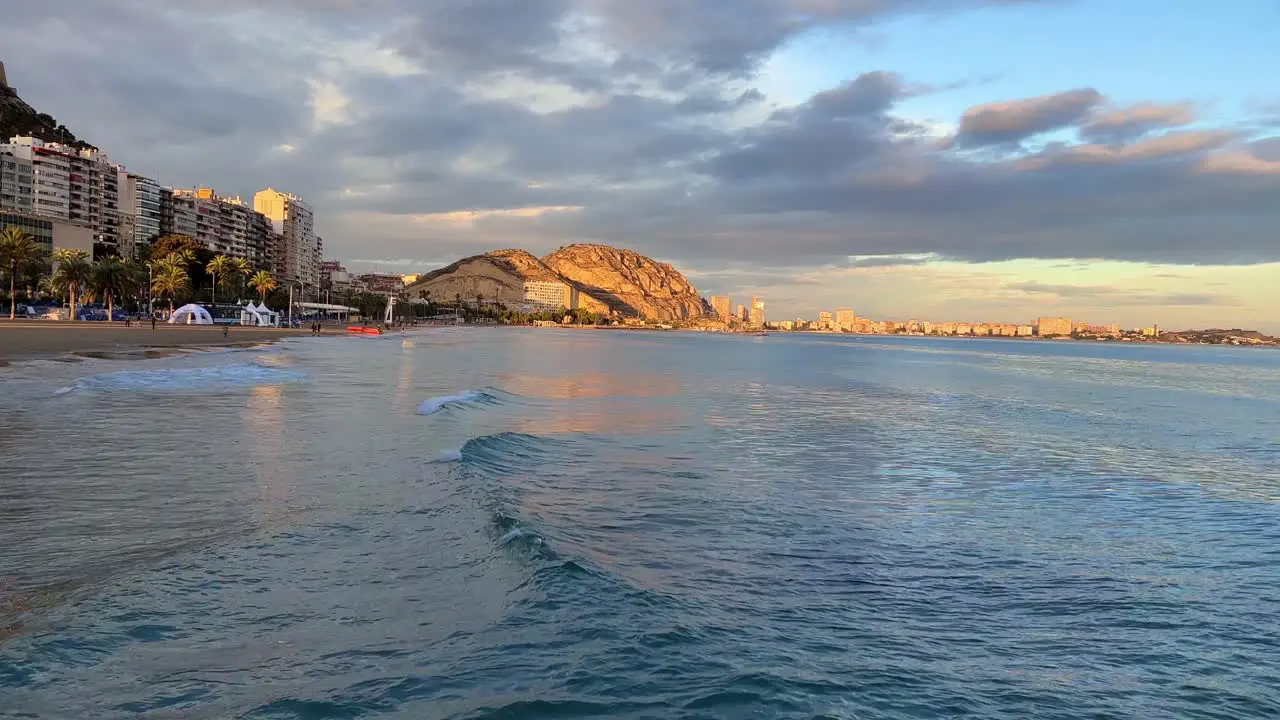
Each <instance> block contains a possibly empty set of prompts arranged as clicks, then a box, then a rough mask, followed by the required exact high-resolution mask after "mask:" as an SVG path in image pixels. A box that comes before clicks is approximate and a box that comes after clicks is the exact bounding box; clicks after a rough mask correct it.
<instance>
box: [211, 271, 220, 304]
mask: <svg viewBox="0 0 1280 720" xmlns="http://www.w3.org/2000/svg"><path fill="white" fill-rule="evenodd" d="M212 277H213V285H211V286H209V297H210V298H212V299H213V302H212V303H210V304H211V305H213V306H214V307H215V308H216V307H217V306H218V276H217V275H216V274H214V275H213V276H212Z"/></svg>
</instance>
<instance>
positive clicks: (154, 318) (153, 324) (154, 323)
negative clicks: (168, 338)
mask: <svg viewBox="0 0 1280 720" xmlns="http://www.w3.org/2000/svg"><path fill="white" fill-rule="evenodd" d="M151 329H152V330H155V329H156V316H155V315H152V316H151Z"/></svg>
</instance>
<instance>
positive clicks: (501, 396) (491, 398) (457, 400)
mask: <svg viewBox="0 0 1280 720" xmlns="http://www.w3.org/2000/svg"><path fill="white" fill-rule="evenodd" d="M509 397H510V393H504V392H502V391H501V390H497V389H495V388H485V389H482V390H467V391H466V392H460V393H457V394H455V395H440V396H438V397H433V398H428V399H426V400H423V401H422V403H421V404H420V405H418V414H419V415H434V414H436V413H438V412H440V411H442V410H454V409H463V408H471V407H477V406H482V405H502V404H504V403H505V402H507V398H509Z"/></svg>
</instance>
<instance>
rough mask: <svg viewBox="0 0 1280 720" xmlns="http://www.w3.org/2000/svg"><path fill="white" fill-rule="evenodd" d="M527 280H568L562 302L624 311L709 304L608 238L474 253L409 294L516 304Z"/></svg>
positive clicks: (674, 274) (649, 313)
mask: <svg viewBox="0 0 1280 720" xmlns="http://www.w3.org/2000/svg"><path fill="white" fill-rule="evenodd" d="M526 282H554V283H560V284H563V285H564V286H565V287H566V294H565V306H566V307H579V308H583V309H586V310H590V311H592V312H608V313H612V314H615V315H618V316H622V317H641V318H646V319H651V320H688V319H695V318H699V317H702V316H703V315H704V314H707V312H708V309H707V308H706V305H705V303H704V302H703V300H702V298H701V297H700V296H699V295H698V291H697V289H695V288H694V287H693V285H691V284H690V283H689V281H688V280H687V279H685V277H684V275H682V274H680V272H679V271H678V270H676V269H675V268H674V267H672V266H671V265H670V264H668V263H660V262H657V261H656V260H653V259H651V258H648V257H645V256H644V255H641V254H639V253H637V252H635V251H633V250H621V249H618V248H613V247H609V246H607V245H569V246H566V247H562V248H560V249H559V250H557V251H556V252H554V253H551V254H550V255H547V256H546V257H544V258H538V257H536V256H535V255H533V254H532V253H529V252H527V251H525V250H519V249H508V250H495V251H492V252H488V253H484V254H481V255H472V256H470V257H466V258H463V259H461V260H458V261H457V262H454V263H452V264H450V265H448V266H445V267H443V268H440V269H438V270H433V271H432V272H429V273H427V274H426V275H423V276H422V277H421V278H419V279H418V281H417V282H416V283H413V284H412V285H410V286H409V287H408V288H407V292H408V294H409V296H410V297H413V298H419V297H428V298H430V299H435V300H442V301H447V300H451V299H453V298H454V297H457V296H461V297H463V298H467V299H472V298H476V297H477V296H480V297H481V298H483V299H487V300H496V301H498V302H501V303H503V304H506V305H510V306H516V305H519V304H520V303H522V302H523V301H524V299H525V283H526Z"/></svg>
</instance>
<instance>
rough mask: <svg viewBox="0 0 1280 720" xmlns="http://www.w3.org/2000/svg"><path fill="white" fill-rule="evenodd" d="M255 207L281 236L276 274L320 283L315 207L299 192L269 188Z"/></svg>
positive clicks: (259, 194)
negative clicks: (297, 193) (301, 196)
mask: <svg viewBox="0 0 1280 720" xmlns="http://www.w3.org/2000/svg"><path fill="white" fill-rule="evenodd" d="M253 209H254V210H256V211H258V212H260V213H262V214H263V215H265V216H266V217H267V219H268V220H270V221H271V225H272V230H273V231H274V232H275V233H276V234H277V235H279V236H280V237H279V241H278V246H277V249H276V252H275V257H274V258H273V264H274V265H275V268H276V273H277V274H278V275H279V276H280V277H281V279H283V280H284V281H285V282H293V281H298V282H301V283H302V284H303V286H304V287H306V286H311V287H315V286H317V285H318V283H319V281H320V261H321V260H322V258H321V252H322V251H323V246H322V244H321V242H320V239H319V238H317V237H316V232H315V214H314V213H313V212H312V210H311V206H310V205H309V204H307V202H306V201H305V200H303V199H302V198H300V197H298V196H297V195H293V194H292V193H286V192H280V191H278V190H276V189H274V188H266V189H265V190H259V191H258V192H256V193H254V195H253ZM396 278H397V279H398V278H399V276H398V275H397V276H396ZM402 285H403V284H402Z"/></svg>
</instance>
